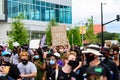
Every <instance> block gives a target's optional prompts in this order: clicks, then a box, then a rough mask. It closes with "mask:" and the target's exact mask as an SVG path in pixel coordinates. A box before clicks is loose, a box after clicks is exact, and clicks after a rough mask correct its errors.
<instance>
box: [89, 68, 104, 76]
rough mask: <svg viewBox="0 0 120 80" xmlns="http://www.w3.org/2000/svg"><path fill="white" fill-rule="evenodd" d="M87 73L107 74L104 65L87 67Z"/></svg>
mask: <svg viewBox="0 0 120 80" xmlns="http://www.w3.org/2000/svg"><path fill="white" fill-rule="evenodd" d="M87 74H93V75H96V76H102V75H103V76H105V75H106V72H105V69H104V67H102V66H92V67H89V68H88V69H87Z"/></svg>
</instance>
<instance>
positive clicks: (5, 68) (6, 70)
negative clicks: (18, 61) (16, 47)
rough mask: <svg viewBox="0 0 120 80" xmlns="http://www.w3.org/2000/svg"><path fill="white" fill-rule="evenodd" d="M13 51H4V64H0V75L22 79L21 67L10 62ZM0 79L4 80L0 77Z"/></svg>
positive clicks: (8, 79)
mask: <svg viewBox="0 0 120 80" xmlns="http://www.w3.org/2000/svg"><path fill="white" fill-rule="evenodd" d="M10 56H11V53H10V52H7V51H4V52H2V64H1V66H0V77H1V76H5V77H6V78H7V80H21V77H20V72H19V69H18V68H17V66H16V65H14V64H11V63H10ZM0 80H3V79H1V78H0Z"/></svg>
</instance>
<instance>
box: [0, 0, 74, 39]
mask: <svg viewBox="0 0 120 80" xmlns="http://www.w3.org/2000/svg"><path fill="white" fill-rule="evenodd" d="M3 1H7V22H5V21H4V22H3V21H1V22H0V25H1V26H0V30H1V31H0V39H2V40H4V41H6V40H7V39H8V37H7V32H8V31H10V27H11V23H12V18H14V17H15V16H18V15H19V14H21V13H22V14H23V15H24V18H25V19H24V20H23V21H24V23H25V27H26V29H27V30H28V32H29V34H30V39H40V38H41V36H42V35H43V34H45V31H46V28H47V24H48V22H49V21H50V20H51V19H56V22H57V23H58V24H59V25H66V27H67V28H70V27H71V26H72V1H71V0H3ZM5 7H6V6H5Z"/></svg>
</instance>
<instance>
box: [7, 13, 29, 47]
mask: <svg viewBox="0 0 120 80" xmlns="http://www.w3.org/2000/svg"><path fill="white" fill-rule="evenodd" d="M23 18H24V16H23V15H22V14H20V15H19V16H16V17H15V18H13V22H12V27H11V31H10V33H9V35H8V36H9V38H10V40H9V43H10V44H9V45H11V43H13V42H18V43H19V44H20V45H23V44H27V43H28V33H27V30H26V28H25V27H24V23H23V22H22V19H23ZM11 46H12V45H11Z"/></svg>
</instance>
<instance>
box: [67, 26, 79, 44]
mask: <svg viewBox="0 0 120 80" xmlns="http://www.w3.org/2000/svg"><path fill="white" fill-rule="evenodd" d="M67 36H68V40H69V43H70V45H72V44H74V45H81V36H80V31H79V27H74V28H71V29H70V30H69V31H68V32H67Z"/></svg>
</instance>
